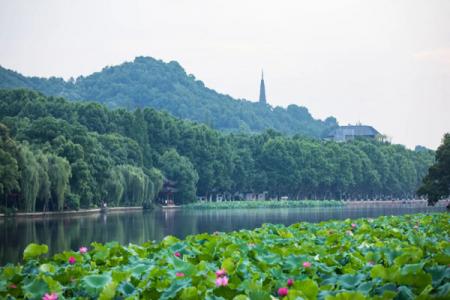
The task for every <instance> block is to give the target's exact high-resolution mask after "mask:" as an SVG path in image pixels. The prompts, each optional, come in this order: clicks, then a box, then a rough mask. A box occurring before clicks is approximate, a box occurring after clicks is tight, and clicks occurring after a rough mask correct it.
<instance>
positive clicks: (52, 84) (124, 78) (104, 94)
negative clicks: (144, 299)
mask: <svg viewBox="0 0 450 300" xmlns="http://www.w3.org/2000/svg"><path fill="white" fill-rule="evenodd" d="M0 88H28V89H32V90H36V91H40V92H42V93H44V94H46V95H48V96H63V97H66V98H67V99H71V100H84V99H90V100H94V101H97V102H100V103H103V104H105V105H106V106H108V107H110V108H119V107H121V108H126V109H129V110H134V109H136V108H144V107H152V108H155V109H158V110H164V111H168V112H170V113H171V114H172V115H173V116H176V117H178V118H183V119H188V120H192V121H196V122H200V123H203V124H207V125H209V126H210V127H212V128H215V129H219V130H224V131H228V132H229V131H246V132H261V131H264V130H266V129H269V128H272V129H275V130H277V131H280V132H284V133H288V134H302V135H306V136H314V137H320V136H321V135H322V134H324V133H325V132H326V131H328V130H330V129H332V128H334V127H336V126H337V122H336V119H335V118H333V117H329V118H327V119H326V120H325V121H321V120H316V119H314V118H313V117H312V116H311V114H310V113H309V111H308V109H306V108H305V107H299V106H297V105H289V106H288V107H287V108H286V109H285V108H282V107H271V106H269V105H260V104H259V103H254V102H250V101H247V100H236V99H233V98H231V97H230V96H227V95H223V94H219V93H217V92H216V91H214V90H211V89H209V88H207V87H205V86H204V84H203V82H201V81H199V80H196V79H195V77H194V76H193V75H191V74H189V75H188V74H186V72H185V71H184V69H183V68H182V67H181V66H180V65H179V64H178V63H177V62H175V61H172V62H169V63H164V62H162V61H160V60H156V59H153V58H151V57H136V58H135V60H134V61H133V62H127V63H123V64H121V65H119V66H113V67H106V68H104V69H103V70H102V71H101V72H97V73H94V74H91V75H89V76H87V77H83V76H80V77H78V78H77V79H76V80H75V81H64V80H63V79H61V78H55V77H52V78H51V79H44V78H37V77H32V78H30V77H25V76H22V75H20V74H18V73H16V72H13V71H10V70H7V69H4V68H1V67H0ZM256 88H257V86H255V90H256ZM26 110H27V112H28V113H29V114H33V115H34V117H41V116H43V115H44V114H45V108H44V107H42V106H29V107H26ZM138 114H140V113H139V109H138V110H136V115H138ZM80 121H81V123H82V124H87V123H90V124H95V128H94V131H97V132H100V133H104V132H105V131H106V130H107V127H108V122H110V119H109V118H108V114H107V113H106V111H105V109H104V108H103V107H102V106H99V105H98V104H94V103H91V104H89V105H87V106H84V107H83V108H82V109H81V112H80ZM140 121H142V118H141V119H140ZM142 124H143V123H139V118H136V119H135V122H133V123H130V125H131V127H132V128H133V129H132V130H131V132H133V134H139V133H140V132H145V130H146V128H145V127H144V126H140V125H142ZM143 141H144V140H139V141H138V142H139V143H142V142H143Z"/></svg>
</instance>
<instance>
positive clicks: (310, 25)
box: [0, 0, 450, 148]
mask: <svg viewBox="0 0 450 300" xmlns="http://www.w3.org/2000/svg"><path fill="white" fill-rule="evenodd" d="M0 5H1V6H0V65H2V66H4V67H7V68H10V69H13V70H16V71H19V72H21V73H23V74H25V75H35V76H44V77H48V76H62V77H64V78H66V79H67V78H70V77H77V76H79V75H88V74H90V73H92V72H94V71H99V70H101V69H102V68H103V67H104V66H107V65H116V64H119V63H122V62H124V61H130V60H132V59H133V58H134V57H135V56H141V55H144V56H152V57H155V58H158V59H162V60H164V61H170V60H176V61H178V62H179V63H180V64H181V65H182V66H183V67H184V68H185V70H186V71H187V72H188V73H191V74H194V75H195V77H196V78H198V79H200V80H202V81H203V82H204V83H205V84H206V85H207V86H208V87H210V88H213V89H215V90H216V91H218V92H220V93H224V94H229V95H231V96H233V97H235V98H245V99H249V100H252V101H256V99H257V98H258V92H259V80H260V73H261V69H262V68H263V69H264V77H265V83H266V94H267V98H268V102H269V103H270V104H271V105H281V106H287V105H288V104H290V103H295V104H298V105H303V106H306V107H307V108H308V109H309V110H310V112H311V113H312V115H313V116H314V117H316V118H321V119H323V118H326V117H327V116H330V115H332V116H335V117H336V118H337V119H338V121H339V123H340V124H341V125H347V124H349V123H352V124H353V123H356V122H361V123H363V124H369V125H372V126H374V127H375V128H376V129H377V130H378V131H380V132H382V133H384V134H386V135H388V136H389V137H391V138H392V141H393V142H394V143H401V144H405V145H407V146H408V147H410V148H412V147H414V146H415V145H417V144H420V145H425V146H427V147H431V148H436V147H437V146H438V145H439V143H440V141H441V138H442V136H443V134H444V133H445V132H450V1H448V0H442V1H438V0H436V1H434V0H423V1H413V0H404V1H393V0H386V1H385V0H373V1H363V0H353V1H350V0H345V1H344V0H342V1H337V0H329V1H309V0H308V1H300V0H294V1H275V0H273V1H263V0H255V1H250V0H245V1H244V0H226V1H225V0H224V1H215V0H204V1H200V0H191V1H188V0H161V1H129V0H128V1H110V0H108V1H93V0H90V1H80V0H78V1H62V0H55V1H44V0H41V1H31V0H30V1H17V0H14V1H5V0H0Z"/></svg>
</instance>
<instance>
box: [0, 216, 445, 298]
mask: <svg viewBox="0 0 450 300" xmlns="http://www.w3.org/2000/svg"><path fill="white" fill-rule="evenodd" d="M449 224H450V217H449V214H447V213H436V214H429V215H425V214H417V215H406V216H396V217H379V218H376V219H359V220H354V221H351V220H345V221H327V222H322V223H319V224H314V223H298V224H294V225H291V226H289V227H285V226H282V225H271V224H268V225H264V226H263V227H261V228H257V229H255V230H240V231H237V232H231V233H227V234H225V233H215V234H199V235H192V236H188V237H187V238H186V239H185V240H179V239H177V238H175V237H173V236H167V237H166V238H165V239H164V240H163V241H162V242H160V243H155V242H147V243H144V244H142V245H129V246H122V245H119V244H118V243H116V242H111V243H107V244H104V245H103V244H99V243H92V244H91V245H89V246H87V247H86V245H79V246H80V249H79V251H77V252H75V251H65V252H62V253H58V254H56V255H54V256H53V257H50V258H46V257H45V256H42V255H44V254H45V253H46V252H47V251H48V247H47V246H45V245H36V244H31V245H29V246H28V247H27V248H26V249H25V251H24V259H25V261H24V262H23V264H19V265H11V264H9V265H6V266H4V267H1V268H0V296H1V297H4V298H6V297H10V299H19V298H24V297H26V298H28V299H41V298H42V297H43V296H45V295H47V296H49V297H50V296H53V297H56V296H57V297H58V299H64V298H72V297H82V298H97V297H99V298H100V299H114V298H115V297H119V298H128V297H131V298H136V297H144V298H148V299H150V298H151V299H156V298H159V299H236V300H238V299H239V300H243V299H262V300H264V299H273V298H275V299H296V298H297V297H301V298H302V299H327V300H332V299H414V298H416V297H418V298H417V299H448V297H449V296H450V282H449V280H450V276H449V273H448V270H449V267H448V264H449V263H450V253H449V249H450V243H449V241H448V239H449V232H450V226H449ZM271 297H272V298H271ZM48 299H50V298H48Z"/></svg>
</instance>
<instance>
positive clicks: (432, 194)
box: [418, 133, 450, 205]
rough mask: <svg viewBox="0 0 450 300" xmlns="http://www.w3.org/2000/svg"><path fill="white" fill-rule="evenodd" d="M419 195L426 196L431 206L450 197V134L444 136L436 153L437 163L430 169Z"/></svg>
mask: <svg viewBox="0 0 450 300" xmlns="http://www.w3.org/2000/svg"><path fill="white" fill-rule="evenodd" d="M418 194H419V195H424V196H426V197H427V198H428V204H429V205H434V204H436V202H438V201H439V200H440V199H442V198H445V197H448V196H449V195H450V133H447V134H445V135H444V138H443V139H442V145H440V146H439V148H438V149H437V151H436V162H435V164H434V165H432V166H431V167H430V168H429V169H428V174H427V175H426V176H425V178H424V179H423V184H422V186H421V187H420V188H419V190H418Z"/></svg>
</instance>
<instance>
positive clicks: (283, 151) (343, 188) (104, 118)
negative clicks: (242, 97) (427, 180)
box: [0, 90, 434, 211]
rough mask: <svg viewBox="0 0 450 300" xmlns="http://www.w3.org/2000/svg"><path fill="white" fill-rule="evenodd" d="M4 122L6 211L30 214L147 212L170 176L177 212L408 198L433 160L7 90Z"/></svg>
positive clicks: (395, 149)
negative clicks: (208, 200) (257, 201)
mask: <svg viewBox="0 0 450 300" xmlns="http://www.w3.org/2000/svg"><path fill="white" fill-rule="evenodd" d="M0 123H1V124H0V199H4V201H6V202H1V203H2V204H0V205H6V206H8V207H16V208H19V209H22V210H27V211H33V210H36V209H38V210H41V209H44V208H47V209H54V210H56V209H59V210H60V209H63V208H65V207H78V206H81V207H90V206H92V205H95V204H97V205H98V204H100V203H101V202H102V201H106V202H108V203H109V204H110V205H148V204H150V203H151V201H152V200H153V199H154V198H155V196H156V195H157V193H158V191H159V190H160V188H161V185H162V180H163V176H164V177H166V178H167V179H170V180H172V181H174V182H176V187H177V192H176V193H175V201H176V203H187V202H191V201H194V200H195V196H196V195H201V196H209V195H217V194H223V195H225V196H226V197H228V198H232V197H233V198H234V197H238V195H239V194H240V193H246V192H263V191H267V192H268V193H269V196H270V197H280V196H289V197H290V198H294V199H300V198H309V199H316V198H319V199H320V198H322V199H344V198H347V199H348V198H353V199H355V198H357V199H362V198H390V197H410V196H413V195H414V193H415V191H416V190H417V187H418V185H419V184H420V181H421V180H422V178H423V177H424V175H425V174H426V172H427V169H428V167H429V166H430V165H431V164H432V163H433V155H434V153H433V151H428V150H421V151H411V150H408V149H406V148H405V147H403V146H401V145H392V144H389V143H386V142H383V143H382V142H378V141H369V140H355V141H352V142H348V143H336V142H332V141H322V140H317V139H312V138H305V137H302V136H300V135H295V136H286V135H283V134H281V133H277V132H275V131H273V130H269V131H266V132H264V133H262V134H242V133H239V134H236V133H221V132H219V131H217V130H214V129H211V128H209V127H208V126H205V125H203V124H197V123H193V122H190V121H183V120H180V119H176V118H174V117H172V116H170V115H169V114H167V113H164V112H158V111H156V110H154V109H150V108H146V109H143V110H142V109H136V110H134V111H127V110H125V109H116V110H110V109H107V108H106V107H104V106H102V105H100V104H98V103H92V102H71V101H66V100H65V99H63V98H59V97H46V96H44V95H42V94H40V93H37V92H32V91H27V90H0ZM3 203H5V204H3Z"/></svg>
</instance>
